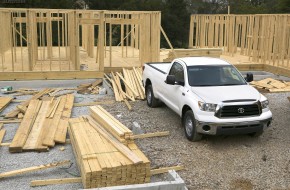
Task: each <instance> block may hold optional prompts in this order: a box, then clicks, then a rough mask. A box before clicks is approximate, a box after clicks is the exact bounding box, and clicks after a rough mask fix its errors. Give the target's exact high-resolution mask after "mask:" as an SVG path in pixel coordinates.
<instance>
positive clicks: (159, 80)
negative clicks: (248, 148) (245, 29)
mask: <svg viewBox="0 0 290 190" xmlns="http://www.w3.org/2000/svg"><path fill="white" fill-rule="evenodd" d="M143 69H144V71H143V79H142V80H143V81H142V82H143V85H144V87H145V91H146V99H147V104H148V106H150V107H152V108H153V107H157V106H158V105H160V103H161V102H164V103H165V104H166V105H167V106H168V107H169V108H171V109H172V110H173V111H174V112H176V113H177V114H178V115H180V117H181V120H182V126H183V127H184V130H185V135H186V137H187V139H188V140H191V141H198V140H200V139H201V138H202V136H203V135H204V134H206V135H222V134H223V135H231V134H251V135H252V136H259V135H261V134H262V133H263V131H264V130H265V129H266V128H268V127H269V126H270V124H271V121H272V113H271V111H270V110H269V107H268V104H269V102H268V100H267V98H266V97H265V96H263V95H262V94H260V93H259V92H258V91H257V90H256V89H255V88H253V87H252V86H250V85H249V84H248V82H251V81H252V80H253V75H252V74H251V73H248V74H247V77H246V78H243V76H242V75H241V73H240V72H239V71H238V70H237V69H236V68H235V67H234V66H233V65H231V64H230V63H228V62H226V61H224V60H222V59H217V58H208V57H185V58H178V59H175V60H173V61H172V63H147V64H145V65H144V67H143Z"/></svg>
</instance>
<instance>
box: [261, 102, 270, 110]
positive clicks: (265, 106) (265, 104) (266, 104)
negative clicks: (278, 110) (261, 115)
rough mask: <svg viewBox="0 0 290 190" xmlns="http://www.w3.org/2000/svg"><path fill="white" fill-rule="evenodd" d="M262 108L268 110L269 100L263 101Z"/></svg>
mask: <svg viewBox="0 0 290 190" xmlns="http://www.w3.org/2000/svg"><path fill="white" fill-rule="evenodd" d="M261 106H262V109H266V108H268V106H269V101H268V100H265V101H262V102H261Z"/></svg>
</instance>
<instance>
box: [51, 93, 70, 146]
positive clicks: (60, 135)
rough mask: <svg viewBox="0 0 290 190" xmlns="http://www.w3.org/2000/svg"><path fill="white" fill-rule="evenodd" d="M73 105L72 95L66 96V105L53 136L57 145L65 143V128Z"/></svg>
mask: <svg viewBox="0 0 290 190" xmlns="http://www.w3.org/2000/svg"><path fill="white" fill-rule="evenodd" d="M73 104H74V95H72V94H68V95H66V103H65V106H64V109H63V112H62V115H61V118H60V120H59V123H58V125H57V129H56V132H55V135H54V141H55V142H57V143H65V140H66V134H67V128H68V125H69V124H68V120H69V118H70V116H71V112H72V108H73Z"/></svg>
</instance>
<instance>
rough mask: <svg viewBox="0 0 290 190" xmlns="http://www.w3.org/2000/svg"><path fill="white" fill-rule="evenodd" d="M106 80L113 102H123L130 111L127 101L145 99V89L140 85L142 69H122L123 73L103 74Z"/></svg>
mask: <svg viewBox="0 0 290 190" xmlns="http://www.w3.org/2000/svg"><path fill="white" fill-rule="evenodd" d="M105 78H106V80H108V81H109V83H110V85H111V86H112V88H113V91H114V95H115V100H116V101H118V102H120V101H124V102H125V104H126V106H127V107H128V109H129V110H131V109H132V107H131V105H130V104H129V102H128V100H131V101H133V102H134V101H135V100H136V99H139V100H143V99H145V88H144V87H143V85H142V69H141V68H135V67H133V68H132V69H124V68H123V72H122V73H119V72H116V73H113V72H111V73H110V75H107V74H105Z"/></svg>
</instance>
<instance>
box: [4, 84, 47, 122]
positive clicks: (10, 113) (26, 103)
mask: <svg viewBox="0 0 290 190" xmlns="http://www.w3.org/2000/svg"><path fill="white" fill-rule="evenodd" d="M51 90H52V89H49V88H46V89H44V90H42V91H40V92H38V93H37V94H36V95H34V96H33V97H32V98H30V99H28V100H27V101H25V102H22V103H21V104H20V105H21V106H24V107H27V106H28V105H29V103H30V101H31V100H36V99H39V98H41V97H42V96H44V95H45V94H48V93H49V92H51ZM19 112H20V110H19V109H18V108H17V107H16V109H15V110H13V111H11V112H9V113H7V114H6V115H5V118H13V117H16V116H17V115H18V113H19Z"/></svg>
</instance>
